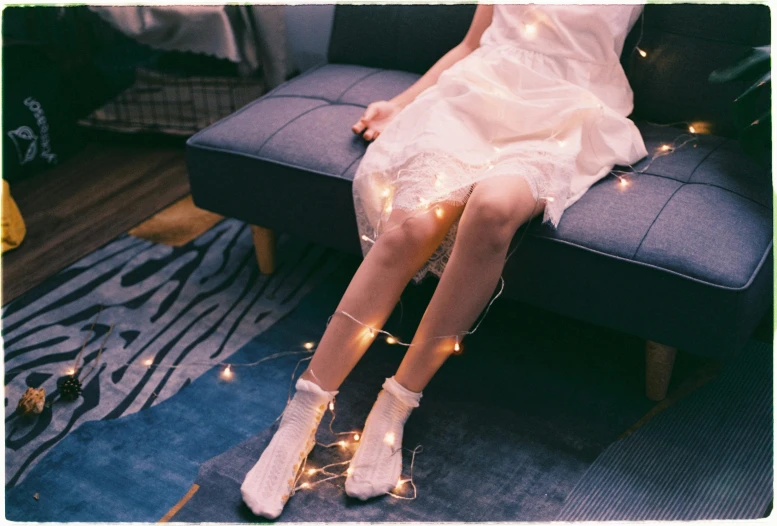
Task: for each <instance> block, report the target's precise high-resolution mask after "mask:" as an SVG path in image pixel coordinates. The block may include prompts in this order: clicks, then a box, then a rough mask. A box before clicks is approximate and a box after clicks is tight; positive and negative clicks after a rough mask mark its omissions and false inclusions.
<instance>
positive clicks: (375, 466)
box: [345, 376, 421, 500]
mask: <svg viewBox="0 0 777 526" xmlns="http://www.w3.org/2000/svg"><path fill="white" fill-rule="evenodd" d="M420 400H421V393H414V392H412V391H409V390H408V389H405V388H404V387H402V386H401V385H399V383H398V382H397V381H396V380H395V379H394V377H393V376H392V377H391V378H388V379H387V380H386V382H385V383H384V384H383V390H382V391H381V392H380V394H379V395H378V400H377V401H376V402H375V405H373V406H372V410H371V411H370V414H369V416H368V417H367V422H366V423H365V424H364V431H363V432H362V438H361V440H360V441H359V448H358V449H357V450H356V453H355V454H354V456H353V458H352V459H351V464H350V468H351V469H350V470H349V471H350V474H349V475H348V478H347V479H346V480H345V492H346V493H347V494H348V495H350V496H351V497H356V498H359V499H361V500H367V499H369V498H370V497H376V496H378V495H383V494H386V493H388V492H389V491H391V490H392V489H394V488H395V487H396V486H397V483H398V482H399V477H400V476H401V474H402V433H403V431H404V427H405V422H406V421H407V419H408V417H409V416H410V412H411V411H412V410H413V408H415V407H418V403H419V401H420Z"/></svg>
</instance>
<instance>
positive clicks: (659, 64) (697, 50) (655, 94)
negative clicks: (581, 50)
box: [621, 4, 771, 137]
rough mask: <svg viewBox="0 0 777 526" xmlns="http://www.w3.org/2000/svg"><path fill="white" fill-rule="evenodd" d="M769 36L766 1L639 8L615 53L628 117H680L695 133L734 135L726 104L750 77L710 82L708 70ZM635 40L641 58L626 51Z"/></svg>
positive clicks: (670, 119)
mask: <svg viewBox="0 0 777 526" xmlns="http://www.w3.org/2000/svg"><path fill="white" fill-rule="evenodd" d="M643 23H644V28H643ZM640 36H641V39H640ZM770 39H771V36H770V12H769V7H768V6H766V5H758V4H747V5H734V4H663V5H661V4H653V5H647V6H645V10H644V13H643V20H638V21H637V23H636V25H635V26H634V28H633V29H632V31H631V33H630V34H629V37H628V38H627V39H626V43H625V45H624V47H623V55H622V56H621V63H622V64H623V66H624V69H625V70H626V74H627V75H628V77H629V82H630V83H631V86H632V88H633V90H634V117H635V118H641V119H646V120H649V121H651V122H656V123H670V122H678V121H686V122H690V123H693V125H694V126H695V128H696V129H697V131H699V132H704V133H713V134H715V135H723V136H729V137H731V136H734V135H735V134H736V131H735V129H734V125H733V122H732V118H731V104H732V102H733V101H734V99H735V98H736V97H737V96H739V95H740V94H741V93H742V92H743V91H744V90H745V89H746V88H747V86H749V84H751V83H752V81H751V82H750V83H748V82H744V81H735V82H730V83H725V84H714V83H711V82H709V81H708V77H709V74H710V73H711V72H712V71H713V70H715V69H720V68H725V67H728V66H731V65H734V64H735V63H736V62H737V61H738V60H739V59H741V58H742V57H743V56H745V55H747V54H748V52H749V49H750V48H751V47H753V46H763V45H768V44H769V43H770ZM638 42H639V43H638ZM637 43H638V45H639V48H640V49H642V50H643V51H645V53H647V55H646V56H645V57H644V58H643V57H642V56H640V54H639V53H638V52H637V51H636V50H635V48H634V46H635V45H637ZM767 107H768V106H767Z"/></svg>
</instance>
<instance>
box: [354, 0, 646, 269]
mask: <svg viewBox="0 0 777 526" xmlns="http://www.w3.org/2000/svg"><path fill="white" fill-rule="evenodd" d="M641 10H642V6H641V5H542V4H540V5H507V4H497V5H495V6H494V15H493V20H492V23H491V25H490V26H489V27H488V28H487V29H486V31H485V32H484V33H483V37H482V39H481V43H480V44H481V45H480V47H479V48H478V49H476V50H475V51H474V52H473V53H471V54H470V55H468V56H467V57H465V58H464V59H462V60H460V61H458V62H457V63H455V64H454V65H453V66H451V67H450V68H448V69H447V70H446V71H444V72H443V73H442V74H441V75H440V77H439V79H438V81H437V83H436V84H435V85H434V86H432V87H430V88H428V89H426V90H425V91H424V92H422V93H421V94H420V95H418V97H416V99H415V100H414V101H413V102H412V103H410V104H408V105H407V106H406V107H405V108H404V109H403V110H402V111H401V112H400V113H399V114H398V115H397V116H396V117H395V118H394V119H393V120H392V121H391V122H390V123H389V124H388V125H387V126H386V128H385V129H384V131H383V133H382V134H381V135H380V136H379V137H378V139H376V140H375V141H374V142H372V143H371V144H370V145H369V147H368V148H367V151H366V153H365V155H364V158H363V159H362V160H361V162H360V164H359V167H358V169H357V172H356V174H355V176H354V181H353V197H354V205H355V208H356V217H357V223H358V228H359V234H360V236H363V237H362V252H363V254H364V255H365V256H366V255H367V252H368V251H369V250H370V248H371V247H372V244H373V241H375V240H377V239H378V238H379V237H380V234H381V232H382V230H383V228H384V227H385V225H386V222H387V220H388V217H389V215H390V213H391V211H392V210H397V209H401V210H408V211H418V210H420V209H425V208H428V207H429V206H432V205H434V204H435V203H439V202H444V201H445V202H452V203H458V204H461V203H465V202H466V200H467V198H468V197H469V195H470V193H471V191H472V190H473V188H474V186H475V185H476V184H477V183H478V182H479V181H482V180H483V179H486V178H488V177H492V176H495V175H509V176H515V177H523V178H525V179H526V180H527V181H528V183H529V186H530V187H531V189H532V193H533V195H534V197H535V199H542V200H545V212H544V216H543V222H545V223H549V224H550V225H552V226H553V227H557V226H558V223H559V220H560V219H561V216H562V214H563V212H564V210H565V209H566V208H568V207H569V206H571V205H572V204H574V203H575V202H576V201H577V200H578V199H580V197H582V195H583V194H584V193H585V192H586V190H588V188H590V186H591V185H593V184H594V183H595V182H596V181H598V180H599V179H601V178H603V177H605V176H606V175H607V174H608V173H609V171H610V170H611V169H612V167H613V166H614V165H616V164H633V163H635V162H636V161H638V160H639V159H641V158H643V157H644V156H645V155H647V151H646V149H645V145H644V142H643V140H642V137H641V135H640V133H639V130H638V129H637V127H636V126H635V125H634V123H633V122H632V121H631V120H629V119H628V115H629V114H630V113H631V111H632V107H633V102H632V101H633V93H632V91H631V87H630V86H629V83H628V80H627V79H626V76H625V73H624V71H623V68H622V67H621V65H620V60H619V57H620V54H621V50H622V48H623V42H624V40H625V38H626V35H627V34H628V32H629V30H630V29H631V27H632V26H633V25H634V24H635V23H636V21H637V19H638V18H639V15H640V13H641ZM457 226H458V220H457V221H456V222H455V223H454V224H453V225H452V226H451V228H450V230H449V231H448V233H447V235H446V237H445V239H444V241H443V242H442V243H441V244H440V246H439V247H438V248H437V250H436V252H435V253H434V254H433V255H432V257H431V258H430V259H429V261H428V262H427V263H426V264H425V265H424V266H423V268H421V269H420V270H419V271H418V273H417V274H416V275H415V276H414V278H413V281H414V282H416V283H417V282H419V281H421V279H422V278H423V277H424V276H426V275H427V274H429V273H431V274H434V275H437V276H440V275H441V274H442V271H443V270H444V268H445V264H446V263H447V261H448V258H449V256H450V253H451V250H452V248H453V242H454V239H455V236H456V230H457ZM364 236H366V237H367V238H369V240H365V239H364Z"/></svg>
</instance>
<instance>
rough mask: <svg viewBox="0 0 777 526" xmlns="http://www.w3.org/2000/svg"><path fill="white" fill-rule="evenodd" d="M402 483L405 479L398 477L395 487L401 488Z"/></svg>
mask: <svg viewBox="0 0 777 526" xmlns="http://www.w3.org/2000/svg"><path fill="white" fill-rule="evenodd" d="M404 483H405V481H404V480H402V479H399V480H398V481H397V488H401V487H402V485H403V484H404Z"/></svg>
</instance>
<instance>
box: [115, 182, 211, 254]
mask: <svg viewBox="0 0 777 526" xmlns="http://www.w3.org/2000/svg"><path fill="white" fill-rule="evenodd" d="M222 219H224V217H223V216H220V215H218V214H214V213H213V212H209V211H207V210H203V209H202V208H198V207H197V206H196V205H195V204H194V201H193V200H192V196H191V194H189V195H187V196H186V197H184V198H183V199H180V200H178V201H176V202H175V203H173V204H172V205H170V206H168V207H167V208H165V209H164V210H162V211H160V212H158V213H157V214H155V215H154V216H152V217H151V218H150V219H146V220H145V221H143V222H142V223H140V224H139V225H138V226H136V227H135V228H133V229H132V230H130V231H129V232H128V233H129V235H131V236H135V237H139V238H142V239H146V240H148V241H153V242H154V243H162V244H165V245H171V246H174V247H180V246H182V245H185V244H186V243H188V242H189V241H191V240H192V239H194V238H195V237H197V236H199V235H200V234H202V233H203V232H205V231H206V230H208V229H209V228H210V227H212V226H213V225H215V224H216V223H218V222H219V221H221V220H222Z"/></svg>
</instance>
